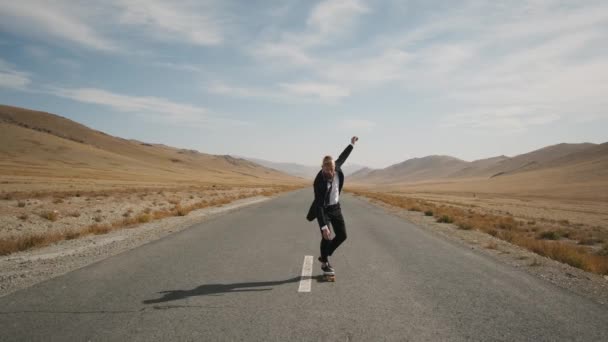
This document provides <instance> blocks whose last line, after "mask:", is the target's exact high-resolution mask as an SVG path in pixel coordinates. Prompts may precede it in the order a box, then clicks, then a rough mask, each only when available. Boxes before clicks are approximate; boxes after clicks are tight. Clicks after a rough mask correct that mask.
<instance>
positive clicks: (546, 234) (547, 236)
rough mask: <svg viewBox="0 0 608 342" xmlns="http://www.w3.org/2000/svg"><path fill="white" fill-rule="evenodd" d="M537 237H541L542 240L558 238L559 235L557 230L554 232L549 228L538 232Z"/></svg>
mask: <svg viewBox="0 0 608 342" xmlns="http://www.w3.org/2000/svg"><path fill="white" fill-rule="evenodd" d="M538 238H539V239H543V240H559V238H560V236H559V233H558V232H554V231H552V230H550V231H546V232H542V233H540V235H539V236H538Z"/></svg>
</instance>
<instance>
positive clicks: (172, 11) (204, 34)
mask: <svg viewBox="0 0 608 342" xmlns="http://www.w3.org/2000/svg"><path fill="white" fill-rule="evenodd" d="M211 5H217V3H215V4H214V3H208V2H200V1H171V2H167V1H159V0H145V1H144V0H110V1H96V2H95V1H87V2H74V1H68V0H56V1H46V0H28V1H1V2H0V28H2V29H4V30H7V31H11V32H12V33H14V34H17V35H27V36H30V37H35V38H38V39H41V40H43V41H45V42H49V41H50V42H51V43H52V44H56V43H57V42H68V43H72V44H76V45H78V46H80V47H84V48H87V49H91V50H99V51H106V52H131V50H132V47H133V46H134V45H137V44H138V41H137V40H135V39H133V38H138V37H146V38H148V39H152V40H161V41H173V42H179V43H185V44H191V45H217V44H220V43H222V42H223V39H224V37H223V26H224V25H227V23H226V18H225V17H223V16H221V15H220V14H218V13H216V12H217V11H216V8H215V7H214V6H211ZM216 7H217V6H216ZM126 46H129V49H127V48H126ZM40 51H41V50H39V49H38V51H31V52H32V53H34V54H35V53H38V52H40Z"/></svg>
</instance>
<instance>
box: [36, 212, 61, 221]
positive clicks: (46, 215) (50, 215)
mask: <svg viewBox="0 0 608 342" xmlns="http://www.w3.org/2000/svg"><path fill="white" fill-rule="evenodd" d="M40 217H42V218H43V219H47V220H49V221H52V222H55V221H57V220H58V219H59V212H58V211H57V210H52V211H45V212H42V213H41V214H40Z"/></svg>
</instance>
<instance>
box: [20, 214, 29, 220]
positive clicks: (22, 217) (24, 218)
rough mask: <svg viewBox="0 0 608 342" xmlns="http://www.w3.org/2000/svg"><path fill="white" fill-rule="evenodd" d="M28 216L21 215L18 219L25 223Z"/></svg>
mask: <svg viewBox="0 0 608 342" xmlns="http://www.w3.org/2000/svg"><path fill="white" fill-rule="evenodd" d="M28 217H29V216H28V215H27V214H21V215H19V216H17V218H18V219H20V220H21V221H25V220H27V219H28Z"/></svg>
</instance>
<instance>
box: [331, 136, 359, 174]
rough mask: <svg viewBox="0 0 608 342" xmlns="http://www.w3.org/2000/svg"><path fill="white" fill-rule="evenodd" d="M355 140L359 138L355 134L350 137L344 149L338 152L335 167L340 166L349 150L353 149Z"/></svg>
mask: <svg viewBox="0 0 608 342" xmlns="http://www.w3.org/2000/svg"><path fill="white" fill-rule="evenodd" d="M357 140H359V138H358V137H356V136H355V137H352V138H351V139H350V145H348V146H346V148H345V149H344V151H342V153H340V156H339V157H338V160H336V167H342V164H344V162H345V161H346V158H348V156H349V155H350V152H351V151H352V150H353V147H354V146H355V143H356V142H357Z"/></svg>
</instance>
